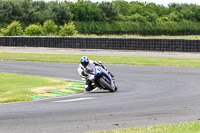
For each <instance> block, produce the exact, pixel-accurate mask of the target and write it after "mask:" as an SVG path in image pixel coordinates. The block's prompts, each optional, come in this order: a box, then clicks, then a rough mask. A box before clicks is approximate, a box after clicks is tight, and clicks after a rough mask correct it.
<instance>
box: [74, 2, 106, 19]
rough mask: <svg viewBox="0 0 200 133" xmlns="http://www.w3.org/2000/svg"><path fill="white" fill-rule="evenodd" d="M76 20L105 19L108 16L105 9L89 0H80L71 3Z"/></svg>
mask: <svg viewBox="0 0 200 133" xmlns="http://www.w3.org/2000/svg"><path fill="white" fill-rule="evenodd" d="M70 10H71V12H72V14H73V20H74V21H104V20H106V16H105V14H104V13H103V11H102V10H101V9H100V8H99V7H98V6H97V4H95V3H92V2H91V1H89V0H78V1H77V2H76V3H71V4H70Z"/></svg>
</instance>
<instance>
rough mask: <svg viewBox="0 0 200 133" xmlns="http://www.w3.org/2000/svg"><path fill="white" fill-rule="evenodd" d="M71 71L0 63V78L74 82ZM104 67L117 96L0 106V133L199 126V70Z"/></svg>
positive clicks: (74, 68) (53, 66) (61, 67)
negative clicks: (0, 74)
mask: <svg viewBox="0 0 200 133" xmlns="http://www.w3.org/2000/svg"><path fill="white" fill-rule="evenodd" d="M77 66H78V64H64V63H37V62H14V61H0V72H9V73H18V74H26V75H37V76H46V77H56V78H65V79H75V80H79V76H78V74H77ZM106 66H107V67H108V69H109V70H111V71H112V72H113V73H114V74H115V76H116V80H117V83H118V87H119V91H118V92H116V93H108V92H106V91H97V92H93V93H84V94H80V95H74V96H64V97H59V98H53V99H45V100H38V101H30V102H19V103H8V104H0V132H1V133H22V132H24V133H36V132H39V133H46V132H47V133H73V132H87V131H98V130H108V129H116V128H127V127H138V126H149V125H155V124H167V123H178V122H187V121H198V120H200V111H199V110H200V89H199V88H200V68H189V67H154V66H129V65H106ZM69 99H70V101H69Z"/></svg>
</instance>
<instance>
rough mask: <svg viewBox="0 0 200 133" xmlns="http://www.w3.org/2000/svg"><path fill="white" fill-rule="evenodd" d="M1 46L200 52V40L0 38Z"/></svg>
mask: <svg viewBox="0 0 200 133" xmlns="http://www.w3.org/2000/svg"><path fill="white" fill-rule="evenodd" d="M0 46H14V47H24V46H26V47H54V48H80V49H82V48H83V49H112V50H148V51H180V52H200V40H189V39H137V38H88V37H43V36H42V37H38V36H37V37H27V36H19V37H4V36H2V37H0Z"/></svg>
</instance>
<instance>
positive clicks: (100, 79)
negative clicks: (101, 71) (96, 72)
mask: <svg viewBox="0 0 200 133" xmlns="http://www.w3.org/2000/svg"><path fill="white" fill-rule="evenodd" d="M98 81H99V83H100V84H101V85H102V86H104V87H105V89H107V90H109V91H110V92H115V89H113V88H112V86H111V85H110V83H108V82H107V81H106V80H105V79H104V78H102V77H100V78H99V79H98Z"/></svg>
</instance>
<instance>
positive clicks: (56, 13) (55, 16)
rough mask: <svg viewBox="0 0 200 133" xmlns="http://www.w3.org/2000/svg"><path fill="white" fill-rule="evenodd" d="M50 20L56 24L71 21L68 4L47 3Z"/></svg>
mask: <svg viewBox="0 0 200 133" xmlns="http://www.w3.org/2000/svg"><path fill="white" fill-rule="evenodd" d="M49 9H50V14H51V19H52V20H54V21H55V22H56V23H57V24H64V23H68V22H69V21H70V20H71V19H72V13H71V11H70V7H69V3H67V2H65V3H58V1H51V2H50V3H49Z"/></svg>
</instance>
